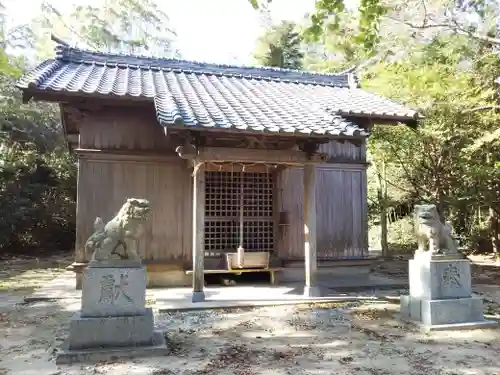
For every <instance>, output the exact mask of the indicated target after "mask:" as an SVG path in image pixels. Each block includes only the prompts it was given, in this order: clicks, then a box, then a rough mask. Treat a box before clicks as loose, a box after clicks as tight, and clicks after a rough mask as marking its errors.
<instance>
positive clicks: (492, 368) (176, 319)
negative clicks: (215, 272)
mask: <svg viewBox="0 0 500 375" xmlns="http://www.w3.org/2000/svg"><path fill="white" fill-rule="evenodd" d="M30 264H32V262H31V263H30ZM37 264H39V263H38V262H36V263H35V264H33V265H32V266H30V267H28V268H29V269H31V271H26V270H24V271H23V266H22V265H21V264H18V263H16V267H12V268H11V266H12V264H9V265H5V267H0V271H1V273H0V281H2V280H3V284H2V283H0V286H2V285H3V287H0V375H7V374H9V375H11V374H16V375H17V374H19V375H90V374H111V375H142V374H144V375H168V374H186V375H188V374H189V375H202V374H205V375H210V374H213V375H216V374H221V375H225V374H235V375H252V374H277V375H279V374H293V375H300V374H318V375H320V374H321V375H323V374H338V375H342V374H360V375H363V374H370V375H376V374H379V375H382V374H384V375H388V374H394V375H396V374H398V375H399V374H417V375H418V374H425V375H438V374H443V375H444V374H447V375H452V374H455V375H457V374H463V375H465V374H469V375H470V374H489V375H494V374H497V375H499V374H500V359H498V353H499V352H500V329H489V330H475V331H455V332H436V333H431V334H423V333H420V332H419V331H418V330H417V329H416V327H415V326H413V325H409V324H407V323H404V322H402V321H401V319H400V318H399V302H398V298H397V296H398V295H399V294H402V293H405V291H404V290H394V291H371V292H370V293H366V294H363V293H356V295H365V296H372V295H377V296H387V298H380V300H379V301H378V302H371V303H368V302H363V303H329V304H315V305H300V306H277V307H263V308H248V309H247V308H245V309H231V310H226V309H219V310H208V311H198V312H179V313H170V314H160V315H157V316H156V326H157V329H159V330H163V331H164V332H165V334H166V337H167V341H168V344H169V347H170V353H169V355H166V356H164V357H156V358H144V359H136V360H129V361H114V362H103V363H97V364H86V365H82V364H78V365H72V366H67V365H65V366H56V365H55V363H54V357H55V353H56V351H57V348H58V346H59V345H60V344H61V343H62V341H63V339H65V338H66V337H67V335H68V322H69V319H70V317H71V315H72V314H73V311H75V310H77V309H78V308H79V301H78V300H59V301H52V302H50V301H45V302H36V303H30V304H25V303H23V298H22V295H23V293H24V294H25V295H26V294H29V291H31V290H32V289H33V288H36V287H37V286H39V285H40V284H43V282H45V280H48V279H50V278H52V277H54V276H55V275H57V273H58V268H59V266H58V265H59V262H56V263H55V265H54V263H50V262H49V264H48V265H47V267H46V270H45V271H42V270H40V269H39V268H37V267H36V266H37ZM406 264H407V263H406V261H403V260H401V261H394V262H384V263H382V264H381V265H380V266H379V267H378V268H377V269H376V270H374V273H379V274H383V275H387V274H392V275H394V274H398V275H403V276H404V275H405V274H406V271H407V270H406V269H405V267H406ZM11 269H13V270H14V271H10V270H11ZM499 271H500V267H498V266H495V265H493V264H490V263H488V262H486V263H485V264H483V265H475V266H474V275H473V278H474V284H475V286H474V289H475V291H476V292H479V293H481V294H482V296H483V297H484V298H485V313H486V314H488V318H494V319H498V320H500V286H498V280H500V279H499V275H500V272H499ZM350 294H351V295H354V293H350Z"/></svg>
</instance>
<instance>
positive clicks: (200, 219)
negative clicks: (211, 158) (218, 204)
mask: <svg viewBox="0 0 500 375" xmlns="http://www.w3.org/2000/svg"><path fill="white" fill-rule="evenodd" d="M193 164H194V171H193V234H192V236H193V298H192V301H193V302H203V301H205V292H204V291H203V287H204V284H205V277H204V268H205V264H204V263H205V166H204V165H203V163H200V162H198V161H194V163H193Z"/></svg>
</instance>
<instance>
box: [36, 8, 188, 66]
mask: <svg viewBox="0 0 500 375" xmlns="http://www.w3.org/2000/svg"><path fill="white" fill-rule="evenodd" d="M36 23H37V27H38V28H39V29H41V30H42V32H46V33H47V31H49V30H50V32H53V33H56V34H57V35H58V36H59V37H61V38H63V39H67V40H69V41H76V42H78V43H80V44H81V43H83V44H84V45H85V46H86V47H89V48H92V49H96V50H107V51H109V52H120V53H134V54H141V55H153V56H165V57H168V56H171V57H179V52H178V51H177V50H175V48H174V47H173V41H174V39H175V37H176V33H175V31H174V30H173V29H172V28H171V27H170V24H171V22H170V19H169V17H168V15H167V14H166V13H165V12H163V11H162V10H161V9H160V8H159V7H158V5H157V3H156V2H154V1H152V0H106V1H103V3H102V4H101V6H90V5H85V6H81V5H79V6H74V7H73V9H72V10H71V11H70V12H69V13H61V12H59V11H58V10H57V8H56V7H55V6H53V5H52V4H51V3H50V2H49V1H44V3H43V6H42V13H41V16H40V17H38V19H37V22H36ZM47 34H48V33H47Z"/></svg>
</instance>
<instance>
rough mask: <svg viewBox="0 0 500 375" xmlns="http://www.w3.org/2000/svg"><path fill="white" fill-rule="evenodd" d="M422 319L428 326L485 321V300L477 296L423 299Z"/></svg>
mask: <svg viewBox="0 0 500 375" xmlns="http://www.w3.org/2000/svg"><path fill="white" fill-rule="evenodd" d="M421 311H422V319H421V322H422V323H423V324H424V325H426V326H433V325H440V324H457V323H470V322H478V321H483V320H484V317H483V300H482V299H481V298H477V297H470V298H459V299H440V300H422V302H421Z"/></svg>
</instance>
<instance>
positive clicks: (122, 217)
mask: <svg viewBox="0 0 500 375" xmlns="http://www.w3.org/2000/svg"><path fill="white" fill-rule="evenodd" d="M150 212H151V207H150V203H149V201H148V200H146V199H138V198H128V199H127V201H126V202H125V204H124V205H123V206H122V208H121V209H120V211H119V212H118V214H116V216H115V217H114V218H113V219H111V221H109V222H108V223H107V224H106V225H104V222H103V221H102V219H101V218H100V217H98V218H96V220H95V222H94V233H93V234H92V235H91V236H90V237H89V239H88V240H87V242H86V243H85V251H86V252H87V251H88V252H92V259H91V262H92V263H95V262H102V261H105V262H107V263H112V262H113V261H114V260H134V261H140V257H139V254H138V253H137V240H138V238H139V237H140V236H141V235H142V232H143V230H142V229H143V225H144V223H145V222H146V220H147V219H148V217H149V214H150Z"/></svg>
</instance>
